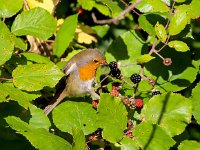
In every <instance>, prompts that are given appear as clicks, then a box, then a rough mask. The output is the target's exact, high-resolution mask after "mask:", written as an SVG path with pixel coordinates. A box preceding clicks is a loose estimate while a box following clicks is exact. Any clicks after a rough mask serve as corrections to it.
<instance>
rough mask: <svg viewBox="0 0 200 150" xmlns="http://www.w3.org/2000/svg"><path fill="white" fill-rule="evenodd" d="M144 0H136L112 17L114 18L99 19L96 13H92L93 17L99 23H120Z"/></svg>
mask: <svg viewBox="0 0 200 150" xmlns="http://www.w3.org/2000/svg"><path fill="white" fill-rule="evenodd" d="M141 1H142V0H136V2H135V3H133V4H131V5H130V6H128V7H127V8H126V9H125V10H124V11H122V12H121V13H120V14H119V15H118V16H116V17H114V18H112V19H106V20H97V18H96V16H95V14H94V13H92V19H93V21H94V22H95V23H97V24H111V23H113V24H118V22H119V19H121V18H123V17H124V16H125V15H126V14H127V13H129V12H130V11H131V10H132V9H134V8H135V7H136V6H137V5H138V4H139V3H140V2H141Z"/></svg>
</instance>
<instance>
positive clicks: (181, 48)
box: [168, 40, 190, 52]
mask: <svg viewBox="0 0 200 150" xmlns="http://www.w3.org/2000/svg"><path fill="white" fill-rule="evenodd" d="M168 46H169V47H171V48H175V50H176V51H178V52H186V51H188V50H190V48H189V47H188V46H187V44H186V43H184V42H182V41H176V40H175V41H170V42H169V43H168Z"/></svg>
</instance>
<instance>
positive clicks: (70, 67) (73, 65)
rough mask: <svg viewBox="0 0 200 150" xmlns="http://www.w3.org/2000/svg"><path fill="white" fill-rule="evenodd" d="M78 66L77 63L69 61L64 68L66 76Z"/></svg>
mask: <svg viewBox="0 0 200 150" xmlns="http://www.w3.org/2000/svg"><path fill="white" fill-rule="evenodd" d="M76 68H77V64H76V63H70V62H69V63H67V64H66V65H65V67H64V68H63V71H64V72H65V74H66V76H67V75H69V74H70V73H71V72H72V71H74V70H75V69H76Z"/></svg>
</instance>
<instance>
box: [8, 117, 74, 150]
mask: <svg viewBox="0 0 200 150" xmlns="http://www.w3.org/2000/svg"><path fill="white" fill-rule="evenodd" d="M5 120H6V122H7V123H8V124H9V126H10V127H11V128H12V129H14V130H16V131H17V133H19V134H22V135H23V136H25V137H26V138H27V139H28V140H29V142H30V143H31V144H32V145H33V146H34V147H35V148H36V149H41V150H55V149H59V150H71V145H70V144H69V143H68V142H67V141H66V140H64V139H63V138H61V137H59V136H56V135H54V134H51V133H49V132H48V131H47V130H46V129H42V128H33V127H31V126H29V125H28V124H27V123H26V122H23V121H22V120H20V119H19V118H17V117H14V116H9V117H7V118H6V119H5Z"/></svg>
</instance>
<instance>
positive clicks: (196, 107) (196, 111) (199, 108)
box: [190, 83, 200, 124]
mask: <svg viewBox="0 0 200 150" xmlns="http://www.w3.org/2000/svg"><path fill="white" fill-rule="evenodd" d="M199 91H200V83H198V84H197V85H196V87H195V88H194V89H193V90H192V96H191V98H190V99H191V100H192V106H193V107H192V108H193V115H194V118H195V119H196V120H197V122H198V123H199V124H200V98H199Z"/></svg>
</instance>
